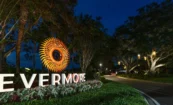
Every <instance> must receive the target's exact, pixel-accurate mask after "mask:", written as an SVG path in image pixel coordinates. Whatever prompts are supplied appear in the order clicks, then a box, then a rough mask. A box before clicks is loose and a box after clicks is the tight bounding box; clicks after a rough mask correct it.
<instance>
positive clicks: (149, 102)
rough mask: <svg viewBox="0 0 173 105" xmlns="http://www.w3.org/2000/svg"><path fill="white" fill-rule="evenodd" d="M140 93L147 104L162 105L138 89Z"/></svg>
mask: <svg viewBox="0 0 173 105" xmlns="http://www.w3.org/2000/svg"><path fill="white" fill-rule="evenodd" d="M136 90H137V91H138V92H140V93H141V94H142V95H143V97H144V98H145V101H146V102H147V104H148V105H160V103H159V102H157V101H156V100H155V99H154V98H152V97H151V96H149V95H147V94H146V93H144V92H142V91H140V90H138V89H136Z"/></svg>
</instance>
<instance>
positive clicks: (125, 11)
mask: <svg viewBox="0 0 173 105" xmlns="http://www.w3.org/2000/svg"><path fill="white" fill-rule="evenodd" d="M161 1H163V0H78V5H77V7H76V9H75V13H76V15H79V14H80V13H83V14H90V15H92V16H93V17H96V16H101V17H102V23H103V24H104V26H105V27H106V28H107V29H108V33H109V34H110V35H112V34H113V33H114V31H115V28H116V27H118V26H120V25H122V24H123V23H124V21H125V20H127V18H128V17H129V16H134V15H136V14H137V11H136V10H137V9H138V8H140V7H143V6H145V5H146V4H149V3H152V2H161Z"/></svg>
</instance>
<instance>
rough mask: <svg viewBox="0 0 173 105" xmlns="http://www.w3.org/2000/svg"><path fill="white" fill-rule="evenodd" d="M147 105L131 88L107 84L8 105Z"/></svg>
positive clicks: (113, 83)
mask: <svg viewBox="0 0 173 105" xmlns="http://www.w3.org/2000/svg"><path fill="white" fill-rule="evenodd" d="M41 104H42V105H147V104H146V102H145V101H144V99H143V97H142V96H141V95H140V94H139V93H138V92H137V91H136V90H135V89H133V88H131V87H129V86H127V85H123V84H120V83H115V82H109V83H106V84H104V85H103V86H102V87H101V88H100V89H97V90H92V91H87V92H83V93H79V94H76V95H73V97H71V96H67V97H64V98H56V99H49V100H39V101H36V100H35V101H30V102H21V103H12V104H8V105H41Z"/></svg>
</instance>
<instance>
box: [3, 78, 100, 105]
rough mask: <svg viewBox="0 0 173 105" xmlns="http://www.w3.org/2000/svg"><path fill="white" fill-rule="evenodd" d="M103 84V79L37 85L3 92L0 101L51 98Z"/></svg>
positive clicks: (98, 86)
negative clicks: (55, 84)
mask: <svg viewBox="0 0 173 105" xmlns="http://www.w3.org/2000/svg"><path fill="white" fill-rule="evenodd" d="M101 86H102V82H101V81H97V80H94V81H87V82H84V83H78V84H67V85H58V86H52V85H49V86H46V87H35V88H31V89H18V90H16V91H13V92H7V93H1V94H0V103H1V104H2V103H7V102H22V101H30V100H33V99H36V100H39V99H49V98H57V97H63V96H67V95H72V94H75V93H79V92H85V91H88V90H92V89H97V88H100V87H101Z"/></svg>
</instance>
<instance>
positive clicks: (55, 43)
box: [40, 38, 69, 72]
mask: <svg viewBox="0 0 173 105" xmlns="http://www.w3.org/2000/svg"><path fill="white" fill-rule="evenodd" d="M54 53H58V54H59V57H58V59H55V57H54ZM40 56H41V60H42V62H43V64H44V65H45V66H46V67H47V68H48V69H49V70H51V71H54V72H61V71H62V70H64V69H65V68H66V67H67V65H68V63H69V52H68V50H67V48H66V46H65V45H64V43H63V42H61V41H60V40H59V39H57V38H49V39H47V40H45V41H44V42H43V43H42V45H41V47H40Z"/></svg>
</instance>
